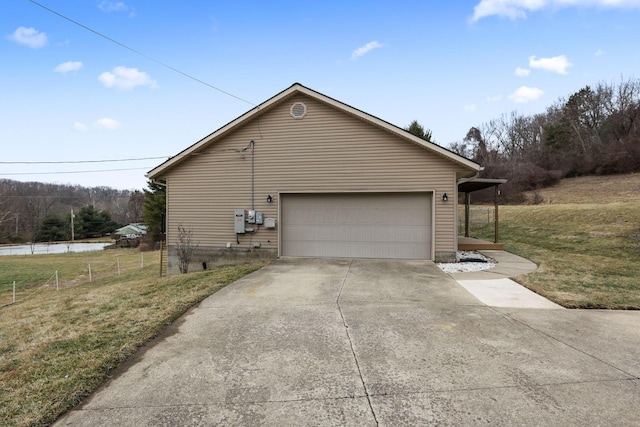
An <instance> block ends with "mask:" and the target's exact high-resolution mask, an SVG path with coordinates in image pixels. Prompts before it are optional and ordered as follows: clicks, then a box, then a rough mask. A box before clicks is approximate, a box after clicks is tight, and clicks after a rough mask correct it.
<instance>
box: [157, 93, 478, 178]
mask: <svg viewBox="0 0 640 427" xmlns="http://www.w3.org/2000/svg"><path fill="white" fill-rule="evenodd" d="M298 93H301V94H304V95H306V96H309V97H311V98H314V99H316V100H318V101H320V102H323V103H325V104H328V105H331V106H333V107H335V108H337V109H338V110H341V111H343V112H345V113H347V114H351V115H353V116H356V117H358V118H360V119H362V120H364V121H366V122H369V123H371V124H373V125H375V126H378V127H380V128H382V129H385V130H387V131H388V132H391V133H394V134H397V135H399V136H401V137H402V138H404V139H407V140H410V141H411V142H413V143H415V144H417V145H419V146H422V147H423V148H425V149H427V150H430V151H432V152H434V153H436V154H438V155H440V156H442V157H444V158H446V159H448V160H450V161H452V162H454V163H457V164H459V165H461V166H463V167H464V168H466V169H469V170H470V171H471V172H478V171H480V170H481V167H480V165H479V164H477V163H475V162H474V161H472V160H469V159H467V158H466V157H463V156H460V155H459V154H457V153H454V152H453V151H450V150H447V149H446V148H444V147H441V146H439V145H437V144H434V143H431V142H428V141H425V140H424V139H422V138H419V137H417V136H415V135H413V134H412V133H410V132H408V131H406V130H404V129H402V128H399V127H397V126H395V125H392V124H391V123H388V122H386V121H384V120H382V119H379V118H378V117H375V116H372V115H371V114H368V113H365V112H364V111H361V110H358V109H357V108H354V107H351V106H349V105H347V104H344V103H342V102H340V101H337V100H335V99H333V98H330V97H328V96H326V95H323V94H321V93H319V92H316V91H314V90H312V89H309V88H307V87H305V86H303V85H301V84H300V83H294V84H293V85H291V86H290V87H289V88H287V89H285V90H283V91H282V92H280V93H279V94H277V95H275V96H273V97H272V98H270V99H268V100H266V101H265V102H263V103H262V104H260V105H258V106H256V107H254V108H252V109H251V110H249V111H247V112H246V113H244V114H243V115H241V116H240V117H238V118H236V119H235V120H233V121H231V122H229V123H227V124H226V125H224V126H222V127H221V128H220V129H218V130H216V131H215V132H213V133H211V134H210V135H208V136H206V137H205V138H203V139H201V140H200V141H198V142H196V143H195V144H193V145H191V146H190V147H188V148H186V149H184V150H183V151H181V152H180V153H178V154H177V155H175V156H173V157H171V158H169V159H168V160H167V161H165V162H164V163H162V164H160V165H158V166H156V167H155V168H153V169H152V170H150V171H149V172H148V173H147V175H146V176H147V177H148V178H150V179H157V178H161V176H162V175H163V174H164V173H166V172H167V171H168V170H169V169H171V168H173V167H174V166H176V165H178V164H180V163H182V162H183V161H185V160H186V159H188V158H189V156H190V155H192V154H194V153H197V152H198V151H199V150H200V149H202V148H203V147H205V146H208V145H209V144H210V143H212V142H214V141H215V140H217V139H220V138H222V137H223V136H224V135H226V134H228V133H229V132H230V131H232V130H234V129H235V128H237V127H239V126H242V125H243V124H244V123H246V122H247V121H248V120H251V119H253V118H255V117H258V116H259V115H261V114H264V113H265V112H266V111H268V110H270V109H271V108H272V107H274V106H275V105H277V104H279V103H280V102H282V101H284V100H286V99H287V98H289V97H291V96H293V95H295V94H298Z"/></svg>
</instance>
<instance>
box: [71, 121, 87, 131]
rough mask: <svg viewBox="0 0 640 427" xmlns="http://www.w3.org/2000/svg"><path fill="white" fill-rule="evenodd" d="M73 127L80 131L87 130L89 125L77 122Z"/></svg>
mask: <svg viewBox="0 0 640 427" xmlns="http://www.w3.org/2000/svg"><path fill="white" fill-rule="evenodd" d="M73 128H74V129H75V130H76V131H78V132H86V130H87V125H85V124H84V123H80V122H75V123H74V124H73Z"/></svg>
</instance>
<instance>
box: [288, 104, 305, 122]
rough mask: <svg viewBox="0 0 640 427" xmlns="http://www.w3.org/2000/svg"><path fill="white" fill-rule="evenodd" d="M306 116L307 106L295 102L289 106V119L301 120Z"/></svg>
mask: <svg viewBox="0 0 640 427" xmlns="http://www.w3.org/2000/svg"><path fill="white" fill-rule="evenodd" d="M306 115H307V106H306V105H304V103H302V102H296V103H295V104H293V105H292V106H291V117H293V118H294V119H301V118H303V117H304V116H306Z"/></svg>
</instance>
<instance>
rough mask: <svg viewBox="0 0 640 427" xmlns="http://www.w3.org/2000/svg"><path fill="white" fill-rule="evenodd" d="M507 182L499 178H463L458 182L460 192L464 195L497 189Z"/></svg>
mask: <svg viewBox="0 0 640 427" xmlns="http://www.w3.org/2000/svg"><path fill="white" fill-rule="evenodd" d="M506 182H507V180H506V179H497V178H463V179H461V180H459V181H458V191H460V192H462V193H473V192H474V191H479V190H484V189H485V188H489V187H495V186H497V185H500V184H504V183H506Z"/></svg>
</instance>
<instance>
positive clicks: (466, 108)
mask: <svg viewBox="0 0 640 427" xmlns="http://www.w3.org/2000/svg"><path fill="white" fill-rule="evenodd" d="M463 108H464V111H468V112H470V113H473V112H474V111H476V109H477V108H478V106H477V105H476V104H468V105H465V106H464V107H463Z"/></svg>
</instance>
